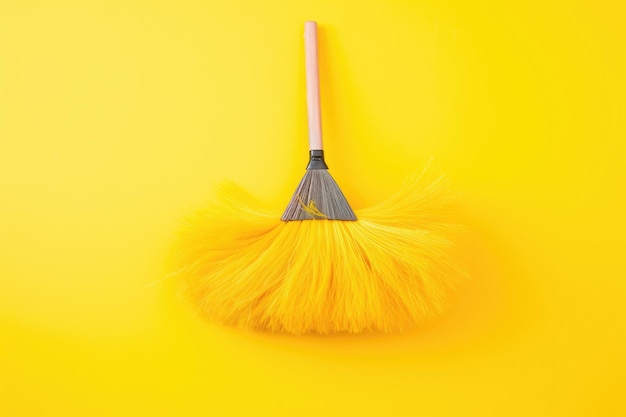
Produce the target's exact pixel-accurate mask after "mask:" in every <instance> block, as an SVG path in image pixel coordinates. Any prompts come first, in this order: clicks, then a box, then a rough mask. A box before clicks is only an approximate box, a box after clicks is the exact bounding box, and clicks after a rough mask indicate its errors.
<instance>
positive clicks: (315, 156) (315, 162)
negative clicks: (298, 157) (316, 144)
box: [306, 149, 328, 170]
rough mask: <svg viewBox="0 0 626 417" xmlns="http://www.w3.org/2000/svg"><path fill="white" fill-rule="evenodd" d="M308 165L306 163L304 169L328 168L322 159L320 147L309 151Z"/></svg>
mask: <svg viewBox="0 0 626 417" xmlns="http://www.w3.org/2000/svg"><path fill="white" fill-rule="evenodd" d="M309 155H310V157H309V165H307V167H306V169H307V170H310V169H328V165H326V162H325V161H324V151H323V150H321V149H316V150H313V151H310V152H309Z"/></svg>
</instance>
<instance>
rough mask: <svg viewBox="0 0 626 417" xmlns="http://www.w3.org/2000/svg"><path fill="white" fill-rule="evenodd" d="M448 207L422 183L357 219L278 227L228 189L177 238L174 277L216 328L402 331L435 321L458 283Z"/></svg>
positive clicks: (440, 190) (442, 195)
mask: <svg viewBox="0 0 626 417" xmlns="http://www.w3.org/2000/svg"><path fill="white" fill-rule="evenodd" d="M303 199H304V197H303ZM448 200H449V193H447V191H446V190H445V187H443V186H442V181H441V179H440V178H437V179H434V180H433V181H425V179H424V178H423V176H421V175H420V176H416V177H415V178H413V179H412V180H411V181H409V182H407V184H405V186H404V187H403V188H402V189H401V191H400V192H399V193H397V194H396V195H395V196H393V197H392V198H390V199H389V200H387V201H386V202H385V203H383V204H380V205H378V206H376V207H372V208H370V209H365V210H360V211H357V214H358V217H359V220H358V221H351V222H346V221H335V220H320V221H289V222H283V221H280V220H279V218H278V213H276V212H271V211H264V210H260V209H259V208H258V207H259V204H258V203H257V202H255V201H254V199H252V198H251V197H250V196H249V195H248V194H246V193H245V192H244V191H243V190H241V189H239V188H237V187H235V186H232V185H229V186H226V187H223V188H222V190H221V199H220V201H218V202H217V203H215V204H212V205H211V206H210V207H208V208H207V209H205V210H203V211H201V212H199V213H198V214H197V215H196V216H195V217H193V218H191V219H190V220H189V222H188V223H187V226H186V227H185V228H184V230H182V233H181V239H180V251H179V253H180V269H178V271H177V272H176V275H178V276H179V277H181V278H182V279H183V280H184V283H185V293H186V295H187V296H188V297H189V298H190V299H191V301H192V302H193V303H194V304H195V305H196V306H197V308H198V310H199V312H200V313H201V314H202V315H204V316H206V317H207V318H208V319H210V320H211V321H214V322H217V323H222V324H227V325H233V326H239V327H244V328H251V329H258V330H266V331H272V332H288V333H294V334H301V333H308V332H316V333H331V332H351V333H356V332H362V331H384V332H389V331H396V330H404V329H409V328H412V327H415V326H416V325H420V324H422V323H424V322H427V321H429V320H432V319H434V318H436V317H438V316H439V315H441V313H442V312H443V310H444V306H445V304H446V303H445V301H446V294H447V293H448V291H449V290H450V289H451V288H453V287H454V285H455V283H456V282H457V280H458V279H459V277H460V276H461V273H460V272H459V270H458V268H457V267H456V266H455V265H454V263H453V262H451V261H450V259H449V258H448V250H449V249H450V246H451V241H450V238H449V236H450V235H451V233H452V232H454V231H455V229H456V227H455V226H453V225H449V224H447V223H445V222H443V221H442V220H441V219H440V217H441V216H440V214H441V210H442V209H443V208H444V207H445V205H446V204H447V202H448ZM321 204H323V203H321V202H320V205H321ZM318 207H319V208H320V211H323V210H326V208H325V206H323V205H321V206H318Z"/></svg>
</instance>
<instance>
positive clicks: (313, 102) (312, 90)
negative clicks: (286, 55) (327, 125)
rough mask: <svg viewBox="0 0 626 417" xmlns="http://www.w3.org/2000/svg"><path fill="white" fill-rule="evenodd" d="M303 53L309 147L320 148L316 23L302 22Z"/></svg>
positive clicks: (320, 120)
mask: <svg viewBox="0 0 626 417" xmlns="http://www.w3.org/2000/svg"><path fill="white" fill-rule="evenodd" d="M304 54H305V59H306V103H307V109H308V114H309V149H310V150H318V149H319V150H321V149H324V148H323V147H322V117H321V111H320V81H319V72H318V68H317V23H315V22H306V23H305V24H304Z"/></svg>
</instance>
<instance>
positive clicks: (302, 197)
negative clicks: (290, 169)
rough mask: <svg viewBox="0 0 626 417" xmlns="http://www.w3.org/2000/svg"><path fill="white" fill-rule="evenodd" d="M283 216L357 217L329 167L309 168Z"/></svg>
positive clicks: (290, 218) (300, 218) (310, 218)
mask: <svg viewBox="0 0 626 417" xmlns="http://www.w3.org/2000/svg"><path fill="white" fill-rule="evenodd" d="M281 220H283V221H293V220H356V215H355V214H354V211H352V208H351V207H350V204H348V201H347V200H346V197H344V195H343V193H342V192H341V190H340V189H339V186H338V185H337V183H336V182H335V180H334V178H333V177H332V176H331V175H330V173H329V172H328V170H327V169H310V170H307V171H306V173H305V174H304V177H302V180H301V181H300V184H299V185H298V188H296V192H295V193H294V194H293V197H292V198H291V201H290V202H289V204H288V205H287V208H286V209H285V212H284V213H283V216H282V217H281Z"/></svg>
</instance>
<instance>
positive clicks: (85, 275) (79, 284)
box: [0, 0, 626, 417]
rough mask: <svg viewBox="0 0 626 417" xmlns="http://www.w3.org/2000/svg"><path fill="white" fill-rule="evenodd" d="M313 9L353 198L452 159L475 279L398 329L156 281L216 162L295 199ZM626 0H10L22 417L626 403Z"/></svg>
mask: <svg viewBox="0 0 626 417" xmlns="http://www.w3.org/2000/svg"><path fill="white" fill-rule="evenodd" d="M309 19H311V20H317V21H318V22H319V24H320V29H319V30H320V59H321V60H322V62H321V81H322V101H323V107H324V111H323V124H324V133H325V138H326V144H327V154H328V161H329V165H330V167H331V172H332V173H333V175H334V176H335V178H337V180H338V182H339V183H340V185H341V186H342V189H343V191H344V192H345V193H346V194H347V195H348V196H349V197H350V200H351V201H352V202H353V205H354V206H356V207H362V206H365V205H369V204H373V203H375V202H377V201H379V200H381V199H384V198H386V197H387V196H389V195H390V194H391V193H392V192H393V191H394V190H395V189H396V188H397V186H398V185H399V184H400V182H401V181H402V178H403V177H404V176H405V174H407V173H409V172H410V171H411V170H412V169H414V168H415V167H419V166H421V165H423V164H424V163H426V162H427V161H428V160H429V158H430V157H431V156H432V157H434V158H435V160H436V161H437V164H438V166H439V169H440V170H441V171H443V172H445V173H446V174H447V175H448V176H449V177H450V179H451V181H452V183H453V184H454V185H455V188H457V189H458V190H460V191H461V192H462V194H461V196H460V198H459V200H458V206H459V209H460V213H461V214H460V218H461V220H462V221H463V222H464V223H466V224H467V226H468V229H469V231H468V233H467V234H466V235H464V237H462V239H461V240H460V242H459V247H458V249H459V250H458V254H457V256H458V257H459V258H460V259H461V260H462V262H464V263H465V264H466V267H467V269H468V270H469V272H470V273H471V275H472V279H471V280H469V281H468V282H466V283H465V284H464V285H463V286H462V287H461V288H460V289H459V290H458V291H457V292H456V293H455V294H454V296H453V306H452V308H451V310H450V313H449V315H448V317H447V318H445V319H444V320H442V321H440V322H439V323H436V324H433V325H430V326H428V327H427V328H425V329H423V330H422V331H419V332H413V333H409V334H404V335H388V336H384V335H361V336H347V335H339V336H329V337H320V336H301V337H292V336H284V335H268V334H258V333H250V332H245V331H239V330H235V329H228V328H222V327H218V326H214V325H211V324H208V323H205V322H203V321H201V320H200V319H198V318H196V316H195V315H194V313H193V310H192V309H191V308H190V307H189V306H188V305H186V304H185V303H184V302H181V301H180V300H179V299H178V298H177V296H176V291H177V285H176V284H175V283H173V282H169V281H164V282H159V281H160V280H161V279H162V277H163V276H164V274H165V273H166V261H167V257H168V251H169V247H170V244H171V241H172V238H173V233H174V230H175V229H176V227H177V226H178V224H179V221H180V220H181V218H182V217H183V216H184V215H185V214H186V213H189V212H190V211H192V210H194V209H195V208H197V207H200V206H202V204H204V203H205V202H206V201H207V199H209V198H210V197H211V196H212V195H213V187H214V185H215V184H217V183H218V182H220V181H221V180H222V179H231V180H234V181H235V182H238V183H239V184H241V185H243V186H244V187H246V188H248V189H249V190H250V191H251V192H252V193H253V194H255V195H257V196H259V197H261V198H262V199H264V200H265V201H266V202H268V203H269V204H272V205H274V206H277V207H282V206H283V205H284V204H285V203H286V202H287V199H288V198H289V195H290V193H291V192H292V191H293V189H294V188H295V186H296V184H297V181H298V180H299V179H300V177H301V175H302V174H303V169H304V165H305V164H306V150H307V147H306V112H305V103H304V74H303V70H304V65H303V42H302V27H303V22H304V21H305V20H309ZM624 22H626V6H625V3H624V2H623V1H618V0H615V1H610V0H607V1H591V0H589V1H521V0H520V1H509V2H495V1H494V2H488V1H464V0H457V1H410V0H404V1H402V0H396V1H377V2H372V1H363V0H362V1H263V2H254V1H222V2H218V1H208V0H207V1H190V0H184V1H182V0H181V1H104V0H103V1H43V0H42V1H27V0H26V1H10V0H3V1H2V2H0V415H1V416H3V417H4V416H7V417H9V416H10V417H12V416H56V415H58V416H105V415H107V416H109V415H115V416H125V415H128V416H161V415H162V416H173V415H180V416H195V415H198V416H200V415H202V416H229V415H241V416H244V415H245V416H255V415H267V416H282V415H284V416H308V415H311V416H322V415H337V416H339V415H341V416H346V415H372V416H373V415H380V416H382V415H402V416H403V415H407V416H468V415H476V416H528V415H536V416H561V415H562V416H617V415H625V413H626V409H625V408H626V407H625V406H624V400H623V398H622V397H623V388H624V385H623V384H624V380H625V377H626V359H625V354H624V350H625V348H626V343H625V342H626V335H625V326H624V318H625V317H626V307H625V305H626V303H625V302H624V296H625V295H626V294H625V290H626V283H625V278H626V268H625V267H624V257H625V254H626V253H625V244H624V233H625V232H626V225H625V220H624V217H625V215H624V213H626V207H625V195H624V194H625V189H626V187H625V180H626V175H625V168H624V164H625V158H624V156H625V149H624V139H625V133H626V129H625V127H626V122H625V119H626V117H625V116H626V112H625V110H626V106H625V103H626V80H625V78H626V76H625V74H626V58H625V51H626V42H625V41H626V25H625V24H624Z"/></svg>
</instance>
